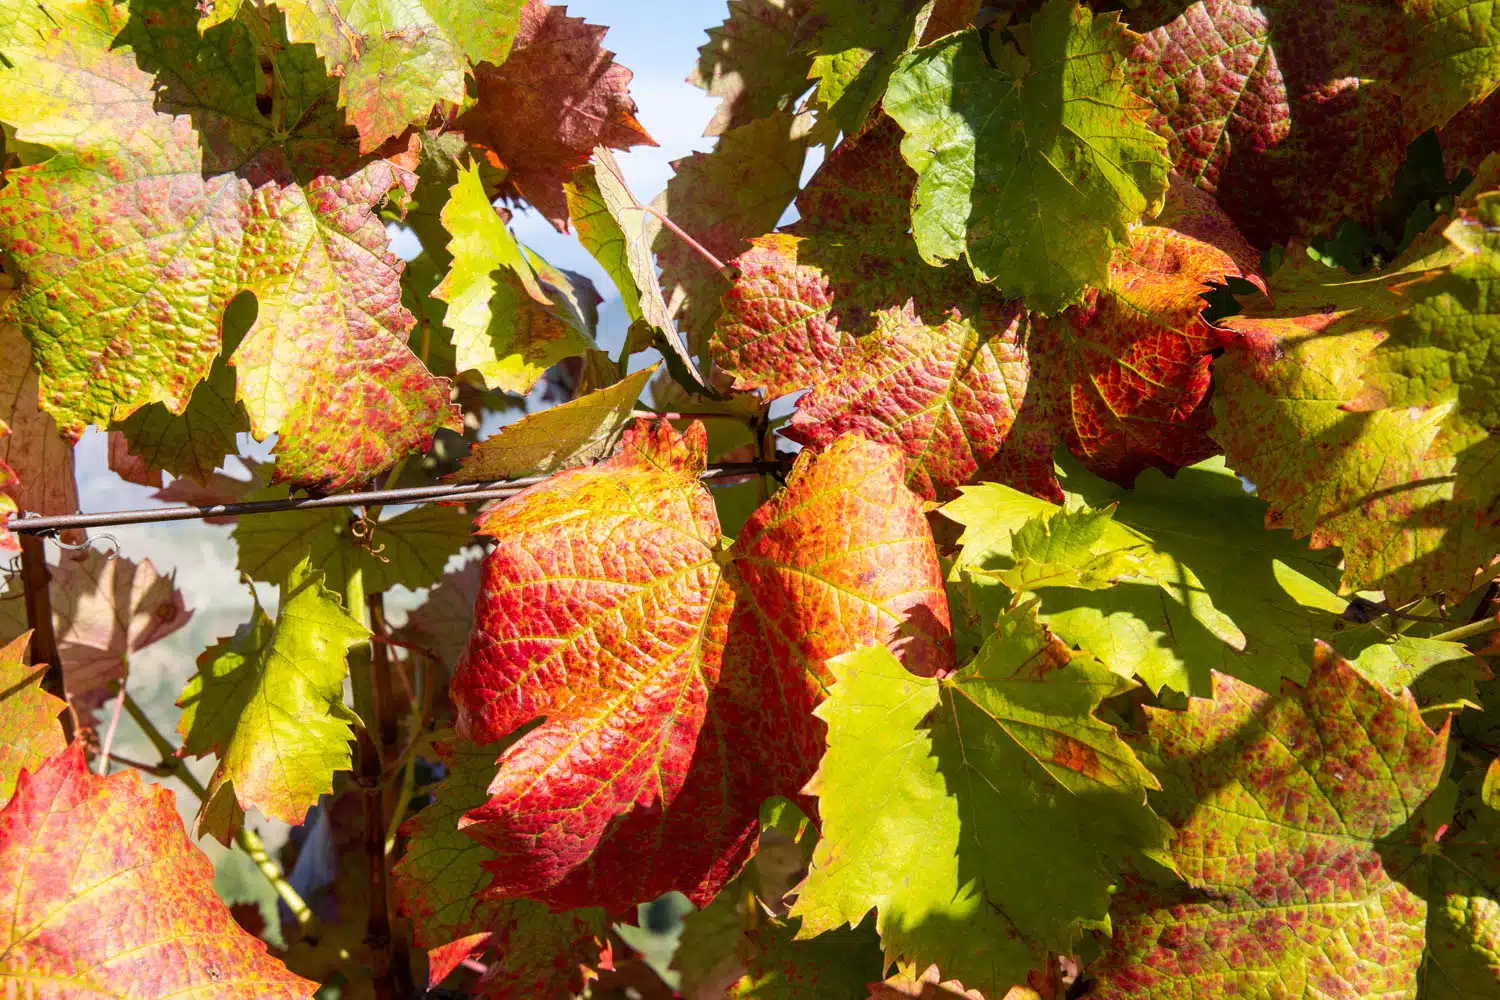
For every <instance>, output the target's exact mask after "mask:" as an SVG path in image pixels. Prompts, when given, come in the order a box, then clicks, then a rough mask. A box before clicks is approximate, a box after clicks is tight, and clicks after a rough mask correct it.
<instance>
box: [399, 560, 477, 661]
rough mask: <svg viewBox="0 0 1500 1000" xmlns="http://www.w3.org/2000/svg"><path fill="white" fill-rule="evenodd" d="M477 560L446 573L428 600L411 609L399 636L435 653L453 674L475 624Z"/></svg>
mask: <svg viewBox="0 0 1500 1000" xmlns="http://www.w3.org/2000/svg"><path fill="white" fill-rule="evenodd" d="M479 566H480V561H479V560H478V559H472V560H470V561H469V562H466V563H464V564H463V565H462V566H460V567H459V568H458V569H455V570H452V571H451V572H448V573H444V574H443V578H442V579H441V580H439V581H438V582H437V585H436V586H435V587H433V588H432V589H431V590H429V591H428V592H427V600H425V601H423V602H422V604H420V605H419V606H417V607H416V608H414V609H412V612H411V614H410V615H408V616H407V619H406V624H405V625H404V626H402V627H401V628H400V629H398V630H397V632H396V634H397V637H398V638H400V639H402V640H403V641H407V642H415V643H417V644H418V645H419V646H420V647H421V648H422V649H424V650H427V651H429V652H431V653H432V654H434V655H435V656H436V658H437V661H438V663H439V664H440V665H441V666H442V667H443V668H444V669H445V670H448V671H452V669H453V667H454V665H455V664H456V663H458V658H459V656H460V655H461V654H462V653H463V651H464V643H465V641H466V640H467V639H468V637H469V628H470V626H472V625H473V624H474V599H475V598H476V597H478V596H479V576H480V573H479Z"/></svg>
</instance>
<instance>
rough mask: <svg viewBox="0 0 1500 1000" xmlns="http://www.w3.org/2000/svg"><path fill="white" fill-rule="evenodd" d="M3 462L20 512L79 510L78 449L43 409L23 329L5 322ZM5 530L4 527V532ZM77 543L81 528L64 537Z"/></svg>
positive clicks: (4, 284) (0, 332)
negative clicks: (75, 460)
mask: <svg viewBox="0 0 1500 1000" xmlns="http://www.w3.org/2000/svg"><path fill="white" fill-rule="evenodd" d="M9 287H10V278H9V277H8V276H4V275H0V314H3V312H4V309H5V303H6V301H8V300H9V298H10V296H11V294H13V293H11V292H9V291H8V289H9ZM0 424H6V425H9V427H10V434H9V435H5V434H0V464H4V465H6V466H9V468H10V470H11V472H12V473H13V474H14V476H13V478H12V479H11V481H10V482H8V483H6V484H5V486H4V492H5V493H6V494H7V495H8V496H9V497H10V498H11V499H12V500H13V501H14V503H15V506H17V507H19V508H20V509H21V510H26V511H31V512H33V513H36V514H42V515H55V514H72V513H73V512H74V511H76V510H78V483H77V480H76V479H75V477H74V474H73V449H72V447H71V446H70V445H69V443H68V442H67V441H66V440H64V439H63V437H62V435H61V434H59V433H58V432H57V424H56V422H54V421H53V419H52V417H51V415H49V414H48V413H47V412H46V411H45V410H43V409H42V408H41V407H40V406H39V405H38V399H37V373H36V368H35V367H34V366H33V365H32V363H31V344H30V343H29V342H27V340H26V336H25V334H23V333H22V332H21V328H20V327H19V326H17V325H16V324H14V323H8V322H4V321H3V320H0ZM0 530H3V529H0ZM62 539H63V541H65V542H67V543H69V544H70V545H77V544H79V543H81V542H82V541H83V539H84V534H83V532H82V531H81V530H77V529H73V530H69V531H65V532H63V533H62Z"/></svg>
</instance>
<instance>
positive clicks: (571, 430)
mask: <svg viewBox="0 0 1500 1000" xmlns="http://www.w3.org/2000/svg"><path fill="white" fill-rule="evenodd" d="M656 369H657V366H656V365H651V366H650V367H648V368H642V369H641V370H640V371H638V372H636V373H634V374H633V375H627V376H625V377H624V378H623V379H621V380H620V381H618V382H616V383H615V384H614V385H611V386H606V387H604V388H603V389H599V390H596V391H594V392H591V393H589V394H587V395H585V396H579V397H578V398H577V399H570V400H568V401H567V402H566V403H560V404H558V405H557V406H551V407H548V408H547V409H545V410H542V411H540V412H538V413H532V414H528V415H527V416H524V417H522V418H521V419H520V420H517V421H516V422H515V423H513V424H507V425H506V426H504V427H502V428H500V429H499V430H498V431H496V432H495V433H494V434H492V435H490V436H489V437H487V438H485V439H484V440H483V441H481V442H479V443H478V444H477V445H475V446H474V447H473V449H471V450H470V452H469V454H468V455H466V456H464V459H463V464H462V465H461V466H460V467H459V470H458V471H457V472H455V473H454V474H453V475H452V476H451V477H449V478H450V479H452V480H453V481H455V482H477V481H484V480H493V479H519V478H521V477H523V476H550V475H551V474H553V473H554V472H561V471H562V470H564V469H570V468H572V467H573V466H575V465H586V464H588V463H589V462H592V461H594V460H595V459H599V458H603V457H604V456H605V455H607V454H609V453H610V452H612V451H613V450H614V446H615V444H616V442H617V441H619V438H620V435H621V433H623V431H624V430H625V425H626V424H627V423H629V421H630V414H631V412H632V411H633V410H634V409H635V405H636V402H637V400H639V399H640V397H641V393H642V392H643V391H644V390H645V388H646V382H647V381H649V380H650V378H651V376H652V375H653V374H655V372H656Z"/></svg>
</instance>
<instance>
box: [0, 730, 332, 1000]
mask: <svg viewBox="0 0 1500 1000" xmlns="http://www.w3.org/2000/svg"><path fill="white" fill-rule="evenodd" d="M213 880H214V870H213V865H212V864H210V863H209V860H208V858H206V857H205V856H204V855H203V852H202V851H200V850H198V848H197V847H195V846H194V845H193V844H192V843H191V842H190V841H189V840H188V839H187V837H186V836H184V835H183V831H182V821H181V820H180V819H179V818H178V816H177V808H176V806H175V804H174V803H173V798H172V793H171V792H170V791H168V790H167V789H166V788H164V787H162V786H159V785H157V786H147V785H145V784H143V783H142V782H141V779H140V775H139V774H137V773H136V772H135V771H126V772H124V773H121V774H116V775H113V776H111V777H108V778H101V777H97V776H95V775H92V774H90V773H89V771H88V767H87V766H86V764H85V763H84V748H83V743H82V742H75V743H74V744H73V745H72V746H70V747H68V748H67V749H66V750H64V751H63V752H61V753H59V754H57V755H56V756H54V757H52V758H50V759H49V760H47V761H46V762H45V763H44V764H42V765H41V767H39V768H38V769H37V770H36V771H35V772H27V773H23V774H22V776H21V778H20V780H19V781H18V782H17V783H16V791H15V795H14V796H13V797H12V798H11V800H10V802H9V803H8V804H7V805H6V806H5V807H4V808H3V809H0V892H3V893H4V895H5V898H6V899H8V900H10V901H11V905H10V907H9V913H10V916H9V917H8V918H6V919H5V920H4V921H3V922H0V956H3V957H0V976H4V977H5V978H6V980H7V981H9V982H11V983H13V984H14V985H15V988H16V989H19V990H20V991H21V992H22V993H25V994H29V995H35V996H45V995H51V996H78V995H85V994H94V995H100V996H115V997H122V998H126V1000H148V998H156V997H162V996H172V995H184V994H191V995H192V996H195V997H203V998H205V1000H231V998H234V997H242V996H245V995H246V994H247V992H248V993H250V994H253V995H254V996H257V997H265V998H267V1000H293V998H299V997H300V998H310V997H312V996H313V994H314V993H315V992H316V990H317V989H318V984H317V983H313V982H309V981H307V980H305V979H303V978H301V977H300V976H294V975H292V974H291V973H290V972H288V971H287V970H286V968H285V967H284V966H283V965H282V964H281V963H280V962H279V961H277V960H275V959H273V958H271V957H270V956H269V955H267V954H266V945H265V943H264V942H262V941H260V940H258V939H257V938H255V937H252V936H251V935H249V934H246V933H245V932H244V931H243V930H241V929H240V928H239V926H238V925H237V924H236V923H235V922H234V918H233V917H231V916H230V914H229V908H228V907H227V906H225V905H224V904H223V903H222V902H221V901H220V900H219V897H218V895H217V894H216V893H215V892H214V887H213ZM101 886H108V887H109V891H104V892H101V891H99V889H100V887H101ZM64 984H66V985H64Z"/></svg>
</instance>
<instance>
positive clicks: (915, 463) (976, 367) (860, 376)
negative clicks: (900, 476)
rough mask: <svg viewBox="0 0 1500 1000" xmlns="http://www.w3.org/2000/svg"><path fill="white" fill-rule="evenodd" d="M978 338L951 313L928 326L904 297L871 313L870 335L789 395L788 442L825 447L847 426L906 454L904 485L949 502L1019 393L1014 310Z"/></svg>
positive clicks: (1020, 364) (1022, 363) (1006, 422)
mask: <svg viewBox="0 0 1500 1000" xmlns="http://www.w3.org/2000/svg"><path fill="white" fill-rule="evenodd" d="M988 328H989V329H998V331H999V332H998V333H993V334H989V335H988V336H981V334H980V333H979V331H978V330H976V329H975V328H974V326H973V325H972V324H971V323H969V322H968V321H967V320H964V319H962V318H960V317H959V314H958V313H957V311H956V310H955V312H954V313H953V314H952V315H951V316H950V317H949V318H948V319H946V320H945V321H944V322H943V323H942V324H940V325H936V326H930V325H928V324H926V323H924V322H923V321H922V319H921V317H919V316H917V314H916V312H915V310H914V309H913V308H912V305H911V303H910V302H908V303H907V304H906V307H905V308H903V309H899V310H898V309H892V310H889V311H886V312H881V313H878V314H877V318H876V328H875V332H874V333H872V334H870V335H868V336H867V337H865V338H864V339H863V340H861V341H860V342H859V346H858V348H857V349H856V350H855V351H854V352H853V353H851V354H849V355H847V356H846V357H845V358H844V360H843V363H842V364H841V365H839V367H838V368H837V369H835V370H833V371H832V372H831V373H830V374H829V375H828V377H827V378H826V379H825V380H823V381H821V382H820V383H819V384H818V385H817V386H816V387H815V388H814V389H813V391H812V392H811V393H809V394H808V395H806V396H804V397H802V398H801V399H800V400H798V401H797V411H796V413H795V415H794V416H793V417H792V422H791V426H790V427H789V428H787V429H786V430H785V431H783V433H784V434H786V436H787V437H789V438H791V439H792V440H793V441H797V442H800V443H801V444H804V445H808V446H811V447H814V448H825V447H827V446H828V445H829V444H831V443H832V442H833V440H834V439H836V438H837V437H839V435H841V434H844V433H846V432H850V433H855V434H860V435H862V436H863V437H867V438H869V439H871V440H872V441H883V442H886V443H888V444H893V445H896V446H897V447H899V448H901V449H902V450H903V451H904V452H905V453H906V468H907V485H909V486H910V487H911V488H912V489H913V490H914V491H915V492H916V493H917V495H918V496H921V497H923V498H924V499H927V500H949V499H952V498H953V497H954V496H955V495H956V488H957V487H958V486H960V485H962V484H963V483H967V482H968V481H969V480H970V478H971V477H972V476H973V475H974V473H975V472H976V471H977V470H978V469H979V467H980V466H981V465H983V464H985V463H986V462H988V461H989V460H990V459H991V458H993V457H994V455H995V454H996V453H997V452H998V451H999V450H1000V444H1001V442H1002V441H1003V440H1004V439H1005V435H1006V434H1007V433H1008V432H1009V431H1010V427H1011V424H1012V423H1013V422H1014V421H1015V417H1016V411H1017V409H1019V408H1020V405H1021V398H1022V396H1023V395H1024V394H1025V391H1026V378H1027V374H1028V372H1027V363H1026V355H1025V351H1024V349H1023V348H1022V347H1021V345H1020V343H1019V334H1020V332H1021V330H1022V329H1023V328H1024V319H1023V317H1022V315H1021V314H1020V310H1019V309H1017V310H1014V311H1013V312H1012V315H1011V321H1010V324H1009V325H1008V326H1006V325H1004V324H1003V321H1002V320H1000V319H998V318H997V320H995V321H993V322H992V323H990V324H988Z"/></svg>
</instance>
